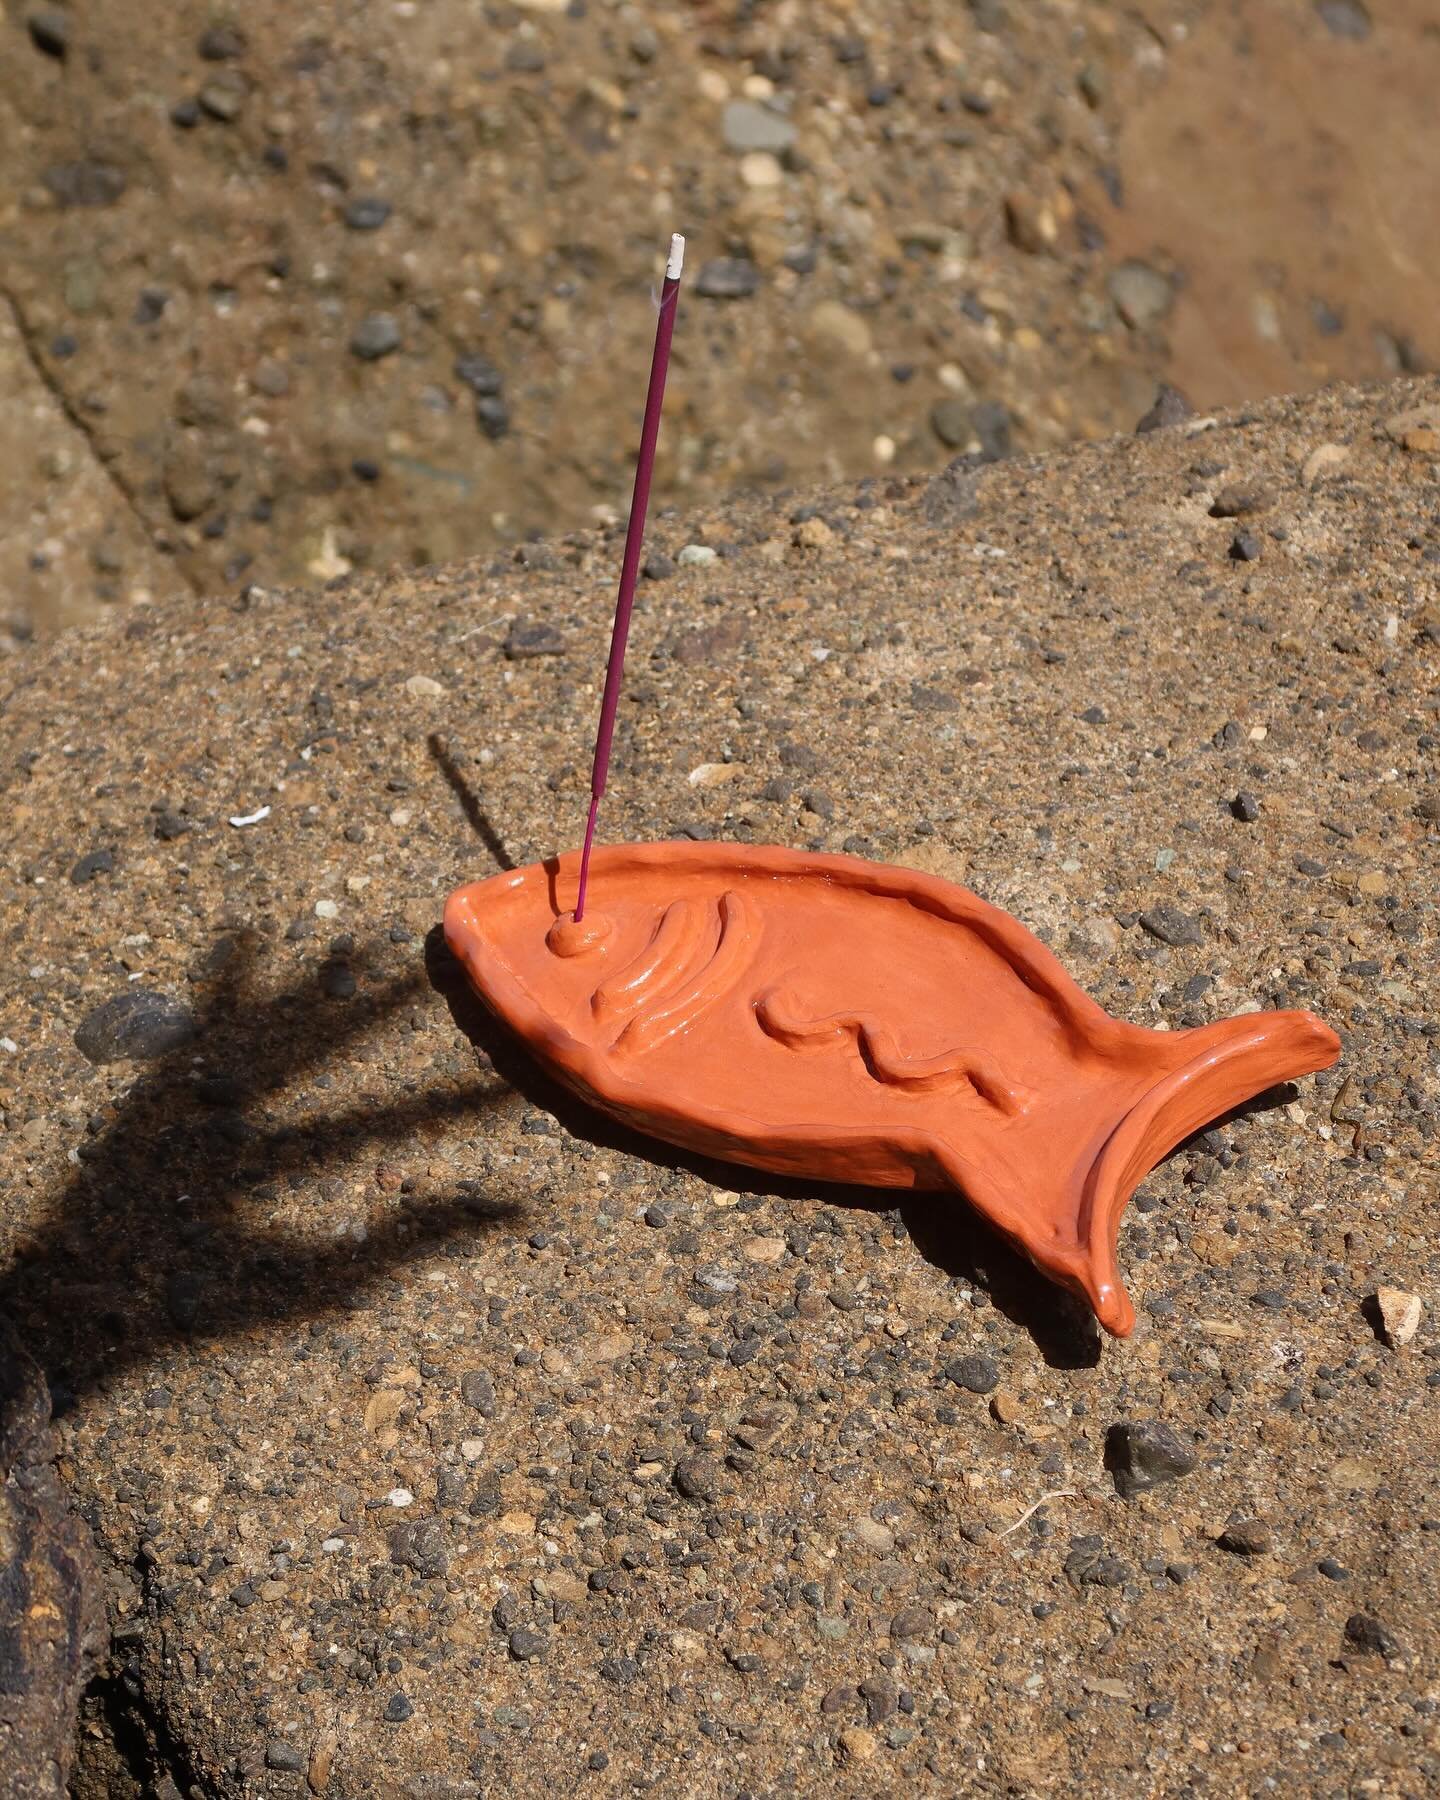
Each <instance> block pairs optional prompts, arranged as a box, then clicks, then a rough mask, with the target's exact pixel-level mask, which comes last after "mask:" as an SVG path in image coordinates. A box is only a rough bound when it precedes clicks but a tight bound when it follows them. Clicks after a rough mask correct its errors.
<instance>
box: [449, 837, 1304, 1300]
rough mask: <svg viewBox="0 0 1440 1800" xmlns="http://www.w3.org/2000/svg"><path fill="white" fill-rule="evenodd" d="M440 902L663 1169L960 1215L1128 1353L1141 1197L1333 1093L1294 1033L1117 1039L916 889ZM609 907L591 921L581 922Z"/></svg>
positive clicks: (805, 868) (811, 859)
mask: <svg viewBox="0 0 1440 1800" xmlns="http://www.w3.org/2000/svg"><path fill="white" fill-rule="evenodd" d="M592 869H593V876H592V880H593V883H594V886H593V890H592V893H593V896H594V899H593V901H592V906H591V908H589V909H587V911H586V914H585V917H584V919H583V921H582V922H581V923H580V924H578V925H577V924H576V922H575V920H574V918H573V916H572V914H571V912H570V911H569V910H568V909H569V908H571V907H573V904H574V893H575V881H576V875H577V873H578V857H576V856H574V855H568V856H565V857H562V858H558V859H554V860H552V861H550V862H547V863H544V864H538V863H537V864H532V865H531V866H530V867H528V868H523V869H516V870H513V871H510V872H507V873H505V874H502V875H496V876H493V877H491V878H490V879H489V880H487V881H481V882H476V883H473V884H472V885H470V886H468V887H464V888H461V889H459V890H458V891H457V892H456V893H454V894H452V895H451V896H450V899H449V901H448V902H447V904H446V907H445V936H446V939H447V941H448V942H449V944H450V947H451V949H452V950H453V951H454V952H455V954H456V955H457V956H458V957H459V959H460V961H461V962H462V964H463V965H464V967H465V970H466V972H467V974H468V976H469V979H470V981H471V982H472V984H473V985H474V987H475V988H476V990H477V992H478V993H479V994H480V996H481V997H482V999H484V1000H485V1001H486V1003H487V1004H488V1005H489V1006H490V1008H491V1009H492V1010H493V1011H494V1012H495V1013H496V1014H497V1015H498V1016H499V1017H500V1018H501V1019H502V1020H503V1021H504V1022H505V1023H506V1024H507V1025H508V1026H509V1027H510V1028H511V1029H512V1030H513V1031H515V1032H516V1033H518V1034H519V1036H520V1037H521V1038H523V1039H524V1040H525V1042H526V1043H527V1044H528V1045H529V1047H530V1049H531V1050H532V1051H533V1052H534V1053H535V1054H536V1055H537V1056H538V1057H539V1058H540V1060H541V1061H542V1062H543V1063H545V1064H546V1065H547V1066H548V1067H549V1068H550V1069H551V1070H552V1071H553V1072H554V1073H555V1074H556V1075H558V1076H559V1077H560V1078H561V1079H562V1080H563V1081H565V1082H566V1083H567V1084H568V1085H569V1086H571V1087H572V1088H574V1089H575V1090H576V1091H577V1092H579V1093H580V1094H581V1095H582V1096H583V1097H584V1098H585V1099H587V1100H589V1101H590V1102H591V1103H592V1104H594V1105H595V1106H598V1107H600V1108H601V1109H602V1110H604V1111H605V1112H608V1113H609V1114H611V1115H612V1116H613V1117H616V1118H618V1119H620V1120H622V1121H623V1122H625V1123H626V1124H628V1125H631V1126H633V1127H635V1128H637V1129H638V1130H640V1131H643V1132H648V1133H650V1134H651V1135H653V1136H655V1137H658V1138H663V1139H665V1140H666V1141H667V1142H668V1143H672V1144H678V1145H680V1146H682V1147H684V1148H686V1149H690V1150H698V1151H701V1152H703V1153H704V1154H706V1155H709V1156H715V1157H719V1158H722V1159H727V1160H730V1161H734V1162H741V1163H747V1164H749V1165H751V1166H753V1167H755V1168H760V1169H767V1170H770V1171H772V1172H774V1173H776V1174H784V1175H801V1176H807V1177H811V1178H815V1177H819V1178H821V1179H823V1180H828V1181H843V1182H847V1183H860V1184H868V1185H872V1186H875V1187H900V1188H906V1187H917V1188H950V1189H954V1190H957V1191H958V1192H960V1193H962V1194H963V1195H964V1196H965V1197H966V1198H967V1199H968V1200H969V1201H970V1202H971V1203H972V1204H973V1205H974V1206H975V1207H977V1208H978V1209H979V1211H980V1212H981V1213H983V1214H984V1216H985V1217H986V1218H987V1219H988V1220H990V1222H991V1223H992V1224H993V1225H996V1226H998V1227H999V1229H1000V1230H1001V1231H1003V1232H1005V1233H1006V1234H1007V1236H1009V1237H1010V1238H1011V1239H1013V1240H1014V1242H1015V1243H1016V1244H1018V1245H1019V1246H1020V1248H1021V1249H1022V1250H1023V1251H1024V1252H1025V1254H1026V1255H1027V1256H1029V1258H1030V1259H1031V1261H1032V1262H1034V1263H1035V1265H1036V1266H1037V1267H1038V1268H1039V1269H1041V1270H1042V1271H1043V1272H1044V1273H1045V1274H1046V1275H1048V1276H1050V1277H1051V1278H1052V1279H1053V1280H1055V1281H1058V1282H1060V1283H1061V1284H1063V1285H1064V1286H1065V1287H1067V1288H1069V1289H1071V1290H1072V1291H1074V1292H1076V1293H1078V1294H1080V1295H1082V1296H1083V1297H1084V1298H1085V1299H1086V1300H1087V1301H1088V1302H1089V1304H1090V1305H1091V1307H1092V1308H1093V1309H1094V1312H1095V1315H1096V1317H1097V1318H1098V1319H1099V1321H1100V1323H1101V1324H1102V1325H1103V1326H1105V1328H1106V1329H1107V1330H1109V1331H1111V1332H1114V1333H1116V1334H1117V1335H1120V1336H1124V1335H1126V1334H1127V1333H1128V1332H1129V1331H1130V1330H1131V1329H1132V1327H1133V1325H1134V1322H1135V1311H1134V1307H1133V1306H1132V1305H1131V1302H1130V1298H1129V1296H1128V1294H1127V1293H1126V1292H1125V1288H1124V1285H1123V1283H1122V1281H1121V1278H1120V1274H1119V1270H1118V1267H1117V1264H1116V1257H1115V1247H1116V1237H1117V1233H1118V1230H1119V1223H1120V1216H1121V1213H1122V1212H1123V1211H1124V1208H1125V1205H1126V1202H1127V1201H1128V1200H1129V1198H1130V1196H1131V1194H1132V1193H1133V1192H1134V1190H1135V1187H1136V1185H1137V1184H1138V1183H1139V1182H1140V1181H1141V1180H1142V1179H1143V1177H1144V1176H1145V1175H1146V1174H1147V1173H1148V1172H1149V1170H1150V1169H1152V1168H1153V1167H1154V1166H1155V1164H1156V1163H1157V1162H1158V1161H1159V1160H1160V1159H1161V1158H1162V1157H1163V1156H1165V1155H1166V1154H1167V1153H1168V1152H1169V1151H1170V1150H1172V1149H1173V1148H1174V1147H1175V1145H1176V1144H1178V1143H1179V1142H1181V1141H1182V1139H1184V1138H1186V1137H1188V1136H1189V1135H1190V1134H1191V1133H1192V1132H1193V1131H1196V1130H1198V1129H1199V1128H1200V1127H1201V1126H1202V1125H1204V1124H1206V1123H1207V1122H1208V1121H1209V1120H1211V1119H1214V1118H1216V1117H1217V1116H1218V1115H1220V1114H1221V1113H1224V1112H1226V1111H1228V1110H1229V1109H1230V1108H1231V1107H1234V1106H1236V1105H1238V1104H1239V1103H1240V1102H1241V1101H1243V1100H1246V1099H1249V1098H1250V1097H1251V1096H1252V1095H1254V1094H1256V1093H1259V1092H1261V1091H1263V1090H1264V1089H1265V1088H1268V1087H1270V1086H1272V1085H1273V1084H1274V1083H1276V1082H1278V1081H1282V1080H1289V1079H1293V1078H1295V1077H1297V1076H1300V1075H1305V1074H1308V1073H1310V1072H1312V1071H1313V1070H1316V1069H1321V1068H1325V1067H1327V1066H1328V1065H1329V1064H1330V1063H1332V1062H1334V1061H1335V1059H1336V1057H1337V1056H1338V1055H1339V1053H1340V1041H1339V1039H1338V1038H1337V1037H1336V1036H1335V1034H1334V1032H1333V1031H1331V1030H1330V1029H1329V1027H1328V1026H1326V1025H1324V1024H1323V1023H1322V1022H1321V1021H1320V1020H1319V1019H1317V1018H1315V1017H1314V1016H1313V1015H1312V1014H1310V1013H1307V1012H1272V1013H1249V1014H1244V1015H1242V1016H1240V1017H1238V1018H1233V1019H1225V1020H1222V1021H1220V1022H1219V1023H1218V1024H1214V1025H1206V1026H1202V1027H1200V1028H1198V1029H1196V1030H1190V1031H1149V1030H1146V1029H1144V1028H1142V1027H1140V1026H1137V1025H1129V1024H1126V1023H1124V1022H1123V1021H1122V1020H1119V1019H1112V1018H1111V1017H1110V1015H1109V1014H1108V1013H1106V1012H1105V1011H1104V1010H1103V1008H1101V1007H1100V1006H1098V1005H1097V1004H1096V1003H1095V1002H1094V1001H1093V1000H1091V999H1090V998H1089V996H1088V995H1086V994H1085V993H1083V992H1082V991H1081V989H1080V988H1078V987H1077V986H1076V985H1075V983H1074V982H1073V981H1072V980H1071V979H1070V977H1069V976H1068V975H1067V974H1066V972H1065V970H1064V969H1063V968H1062V967H1061V965H1060V963H1059V962H1058V961H1057V960H1056V959H1055V957H1054V956H1052V955H1051V954H1050V952H1049V951H1048V950H1047V949H1046V948H1045V946H1044V945H1043V944H1041V943H1039V942H1038V940H1037V939H1035V938H1034V937H1032V936H1031V934H1030V933H1029V932H1028V931H1026V930H1025V928H1024V927H1023V926H1022V925H1020V924H1019V923H1018V922H1017V921H1016V920H1015V919H1013V918H1011V917H1010V915H1009V914H1008V913H1005V912H1001V911H1000V910H999V908H997V907H994V906H990V905H988V904H987V903H986V902H985V901H983V900H981V899H979V898H978V897H977V896H976V895H974V894H972V893H970V892H968V891H967V890H966V889H964V888H961V887H956V886H954V885H952V884H951V883H949V882H946V881H942V880H940V879H939V878H937V877H935V876H931V875H925V874H921V873H919V872H918V871H916V870H912V869H903V868H896V867H891V866H888V865H882V864H876V863H867V862H862V861H860V860H858V859H856V858H851V857H843V856H823V855H810V854H805V853H802V852H798V851H793V850H784V849H780V848H777V847H775V846H772V845H759V846H754V845H745V844H720V843H688V842H686V843H661V844H639V845H629V844H626V845H618V846H614V847H612V848H609V849H604V850H600V851H598V852H597V853H596V855H595V858H594V861H593V864H592ZM597 908H603V910H597Z"/></svg>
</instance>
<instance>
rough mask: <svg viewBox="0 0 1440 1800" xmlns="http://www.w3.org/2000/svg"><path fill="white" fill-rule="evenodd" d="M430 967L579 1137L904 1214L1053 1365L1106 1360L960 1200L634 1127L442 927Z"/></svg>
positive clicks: (701, 1170)
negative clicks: (777, 1167) (544, 1051)
mask: <svg viewBox="0 0 1440 1800" xmlns="http://www.w3.org/2000/svg"><path fill="white" fill-rule="evenodd" d="M425 964H426V968H427V970H428V972H429V975H430V980H431V983H432V984H433V986H434V987H435V989H436V991H437V992H438V993H439V994H440V995H441V996H442V997H443V998H444V1000H445V1003H446V1005H447V1006H448V1007H449V1008H450V1013H451V1017H452V1018H453V1019H454V1021H455V1023H456V1025H457V1026H458V1028H459V1029H460V1030H461V1031H462V1032H463V1033H464V1034H465V1036H466V1037H467V1038H469V1040H470V1042H471V1043H472V1044H474V1045H475V1046H476V1048H477V1049H479V1050H480V1051H481V1052H482V1053H483V1054H484V1055H485V1056H486V1057H487V1058H488V1059H489V1061H490V1063H491V1064H492V1066H493V1067H494V1069H495V1071H496V1073H497V1074H499V1075H500V1076H502V1077H503V1079H504V1080H505V1082H506V1084H507V1085H508V1086H510V1087H512V1088H515V1089H516V1090H518V1091H519V1092H520V1093H522V1094H523V1095H524V1096H525V1098H526V1099H527V1100H529V1101H530V1102H531V1104H532V1105H534V1106H538V1107H540V1108H542V1109H543V1110H544V1111H546V1112H548V1113H551V1114H552V1115H553V1116H554V1117H555V1118H556V1119H558V1120H559V1122H560V1123H561V1125H563V1126H564V1128H565V1129H566V1131H568V1132H570V1133H571V1134H572V1135H573V1136H575V1137H578V1138H583V1139H584V1140H585V1141H586V1142H587V1143H591V1144H596V1145H600V1146H603V1147H604V1148H606V1149H611V1150H619V1151H623V1152H624V1153H625V1154H626V1155H627V1156H635V1157H639V1158H641V1159H643V1160H645V1161H647V1162H652V1163H657V1164H659V1165H660V1166H661V1167H662V1168H667V1169H684V1170H686V1171H687V1172H688V1173H690V1174H692V1175H695V1176H697V1177H698V1178H699V1179H700V1180H702V1181H705V1182H708V1183H709V1184H710V1185H711V1186H712V1187H718V1188H722V1189H723V1190H725V1192H727V1193H732V1194H742V1195H748V1194H761V1195H765V1196H767V1197H769V1198H774V1199H784V1200H792V1201H805V1202H809V1203H811V1204H814V1205H817V1206H838V1207H844V1208H846V1209H848V1210H850V1211H856V1212H869V1213H898V1215H899V1218H900V1220H901V1222H902V1224H903V1225H904V1226H905V1229H906V1231H907V1232H908V1233H909V1235H910V1237H911V1239H912V1241H913V1242H914V1244H915V1247H916V1249H917V1250H918V1251H919V1253H920V1254H921V1255H922V1256H923V1257H925V1259H926V1260H927V1261H928V1262H931V1263H933V1264H934V1265H935V1266H936V1267H937V1268H938V1269H940V1270H941V1271H942V1272H943V1273H944V1274H945V1275H947V1276H950V1277H952V1278H956V1279H959V1280H962V1281H967V1282H969V1283H970V1284H971V1286H973V1287H976V1288H980V1289H982V1290H983V1291H984V1292H985V1293H987V1294H988V1295H989V1296H990V1299H991V1301H992V1302H993V1304H994V1305H995V1306H996V1307H997V1308H998V1309H999V1311H1000V1312H1002V1313H1003V1314H1004V1315H1005V1317H1006V1318H1007V1319H1009V1320H1010V1321H1011V1323H1012V1324H1014V1325H1016V1326H1017V1327H1019V1329H1020V1330H1022V1331H1026V1332H1028V1333H1029V1334H1030V1336H1031V1338H1032V1339H1033V1340H1034V1342H1035V1344H1036V1347H1037V1348H1038V1349H1039V1351H1040V1354H1041V1355H1042V1356H1043V1357H1044V1358H1045V1361H1046V1362H1047V1363H1048V1364H1050V1366H1051V1367H1052V1368H1065V1369H1070V1368H1091V1367H1093V1366H1094V1365H1095V1364H1096V1363H1097V1362H1098V1361H1099V1360H1100V1346H1101V1338H1100V1331H1099V1327H1098V1326H1097V1325H1096V1323H1095V1320H1094V1319H1093V1318H1092V1317H1091V1314H1090V1311H1089V1309H1088V1308H1087V1307H1086V1306H1085V1305H1084V1304H1083V1303H1082V1302H1081V1301H1078V1300H1075V1299H1073V1298H1072V1297H1071V1296H1070V1295H1069V1294H1067V1293H1065V1292H1064V1290H1063V1289H1061V1288H1058V1287H1056V1286H1055V1284H1054V1282H1052V1281H1049V1280H1047V1279H1046V1278H1045V1276H1043V1275H1041V1274H1040V1272H1039V1271H1038V1270H1037V1269H1036V1268H1035V1267H1034V1266H1033V1265H1032V1264H1031V1263H1030V1262H1029V1261H1028V1260H1027V1258H1025V1257H1024V1256H1021V1255H1020V1254H1019V1252H1018V1251H1016V1250H1014V1249H1012V1247H1011V1246H1010V1245H1009V1244H1008V1243H1007V1242H1006V1241H1005V1239H1003V1238H1002V1237H1001V1236H1000V1235H999V1234H998V1233H997V1232H995V1231H993V1230H992V1229H991V1228H990V1227H989V1226H988V1225H987V1224H986V1223H985V1221H984V1220H983V1219H981V1218H980V1216H979V1215H978V1214H976V1213H974V1212H972V1211H971V1210H970V1209H969V1207H968V1206H967V1205H966V1203H965V1201H964V1200H963V1199H962V1198H961V1196H960V1195H959V1194H956V1193H951V1192H944V1191H942V1192H938V1193H918V1192H916V1191H915V1190H913V1189H882V1188H870V1187H848V1186H841V1185H840V1184H838V1183H832V1182H824V1181H802V1180H800V1179H798V1178H797V1177H793V1176H784V1175H771V1174H768V1173H767V1172H766V1171H765V1170H763V1169H751V1168H747V1167H744V1166H743V1165H740V1164H736V1163H724V1162H716V1161H714V1160H713V1159H712V1158H709V1157H704V1156H698V1155H695V1154H694V1153H692V1152H690V1151H687V1150H680V1149H677V1148H676V1147H675V1146H674V1145H671V1144H667V1143H665V1142H663V1141H662V1140H661V1139H659V1138H652V1137H647V1136H646V1135H645V1134H644V1133H642V1132H638V1131H631V1130H629V1129H627V1128H626V1127H625V1126H623V1125H621V1124H619V1123H617V1122H616V1121H615V1120H614V1119H611V1118H610V1117H609V1115H608V1114H606V1113H603V1112H599V1111H597V1110H596V1108H594V1107H592V1106H589V1105H587V1104H586V1103H585V1102H584V1101H583V1100H581V1099H580V1098H579V1097H578V1096H577V1095H575V1094H574V1093H572V1092H571V1091H570V1089H569V1088H566V1087H564V1086H562V1085H561V1084H560V1083H559V1082H558V1081H556V1080H555V1078H554V1077H553V1076H552V1075H550V1074H548V1073H547V1072H546V1070H545V1069H543V1068H542V1067H541V1066H540V1064H539V1063H537V1062H536V1061H535V1060H534V1059H533V1058H532V1057H531V1056H530V1055H529V1053H528V1051H527V1050H526V1048H525V1046H524V1045H523V1044H522V1043H521V1042H520V1040H519V1039H518V1038H516V1037H515V1035H514V1034H513V1033H512V1032H511V1031H510V1030H509V1029H508V1027H506V1026H505V1025H503V1024H501V1023H500V1021H499V1020H498V1019H496V1018H495V1016H494V1014H493V1013H491V1012H490V1011H489V1009H488V1008H487V1007H486V1006H485V1005H484V1003H483V1002H482V1001H481V1000H480V999H479V997H478V996H477V995H476V994H475V992H474V990H473V989H472V988H471V986H470V984H469V982H468V981H467V979H466V977H465V972H464V970H463V969H462V968H461V966H460V964H459V962H458V961H457V960H456V958H455V957H454V956H453V955H452V954H451V951H450V949H449V946H448V945H447V944H446V942H445V938H444V934H443V932H442V931H441V930H440V928H439V927H438V926H437V927H436V928H435V929H434V930H433V931H432V932H431V933H430V935H429V937H428V938H427V939H426V941H425Z"/></svg>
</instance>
